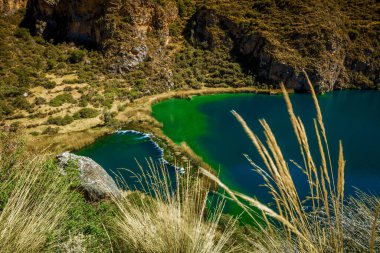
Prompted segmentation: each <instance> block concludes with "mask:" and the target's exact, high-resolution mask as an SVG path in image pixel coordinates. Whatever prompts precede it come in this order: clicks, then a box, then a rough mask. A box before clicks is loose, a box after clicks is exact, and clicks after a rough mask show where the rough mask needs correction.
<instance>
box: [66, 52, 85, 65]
mask: <svg viewBox="0 0 380 253" xmlns="http://www.w3.org/2000/svg"><path fill="white" fill-rule="evenodd" d="M85 55H86V53H85V52H84V51H83V50H74V51H72V52H71V54H70V56H69V62H70V63H79V62H81V61H83V59H84V57H85Z"/></svg>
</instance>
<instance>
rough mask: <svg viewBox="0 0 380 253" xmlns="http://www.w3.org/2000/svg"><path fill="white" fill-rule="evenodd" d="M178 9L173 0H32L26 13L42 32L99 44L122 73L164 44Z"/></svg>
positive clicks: (57, 38)
mask: <svg viewBox="0 0 380 253" xmlns="http://www.w3.org/2000/svg"><path fill="white" fill-rule="evenodd" d="M177 12H178V10H177V6H176V4H175V3H174V2H172V1H166V2H165V4H164V5H162V4H159V3H157V1H154V0H126V1H121V0H111V1H110V0H81V1H77V0H30V2H29V4H28V12H27V19H28V20H29V23H30V24H31V28H32V31H33V32H34V33H36V34H40V35H43V36H44V37H45V38H53V39H56V40H57V41H73V42H76V43H79V44H85V45H88V46H90V47H96V48H98V49H101V50H103V52H104V53H105V55H106V57H107V59H108V60H109V63H110V64H109V67H110V69H111V70H112V71H114V72H120V73H122V72H125V71H128V70H130V69H131V68H133V67H135V66H137V65H138V64H139V63H141V62H142V61H144V60H145V59H147V58H149V57H155V56H156V55H157V54H160V53H161V52H162V51H163V50H164V49H165V46H166V45H167V43H168V40H169V25H170V23H171V22H172V21H174V20H175V18H176V17H177Z"/></svg>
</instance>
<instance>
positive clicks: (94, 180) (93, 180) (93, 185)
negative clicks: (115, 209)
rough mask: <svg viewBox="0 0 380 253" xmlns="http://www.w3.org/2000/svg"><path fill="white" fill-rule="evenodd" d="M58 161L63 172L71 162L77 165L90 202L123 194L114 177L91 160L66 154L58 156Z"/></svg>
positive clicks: (82, 186) (82, 187)
mask: <svg viewBox="0 0 380 253" xmlns="http://www.w3.org/2000/svg"><path fill="white" fill-rule="evenodd" d="M57 160H58V165H59V167H60V168H61V169H62V171H63V172H64V171H65V168H66V167H67V166H68V165H69V163H70V162H74V163H76V164H77V166H78V170H79V177H80V180H81V189H82V190H83V192H84V193H85V194H86V197H88V198H89V199H90V200H93V201H96V200H99V199H103V198H107V197H112V196H118V195H120V194H121V191H120V189H119V188H118V187H117V185H116V183H115V181H114V180H113V179H112V177H111V176H110V175H108V173H107V172H106V171H105V170H104V169H103V168H102V167H101V166H100V165H99V164H97V163H96V162H95V161H94V160H92V159H91V158H88V157H85V156H78V155H75V154H72V153H69V152H64V153H62V154H60V155H58V156H57Z"/></svg>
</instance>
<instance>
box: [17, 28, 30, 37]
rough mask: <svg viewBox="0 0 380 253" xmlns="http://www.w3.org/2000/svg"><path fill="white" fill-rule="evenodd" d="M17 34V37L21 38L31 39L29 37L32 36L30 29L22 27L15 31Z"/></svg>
mask: <svg viewBox="0 0 380 253" xmlns="http://www.w3.org/2000/svg"><path fill="white" fill-rule="evenodd" d="M15 36H16V38H19V39H23V40H29V38H30V34H29V30H28V29H26V28H22V27H20V28H17V30H16V32H15Z"/></svg>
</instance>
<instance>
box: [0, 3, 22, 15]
mask: <svg viewBox="0 0 380 253" xmlns="http://www.w3.org/2000/svg"><path fill="white" fill-rule="evenodd" d="M26 3H27V0H0V15H10V14H13V13H15V12H16V11H18V10H19V9H23V8H25V6H26Z"/></svg>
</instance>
